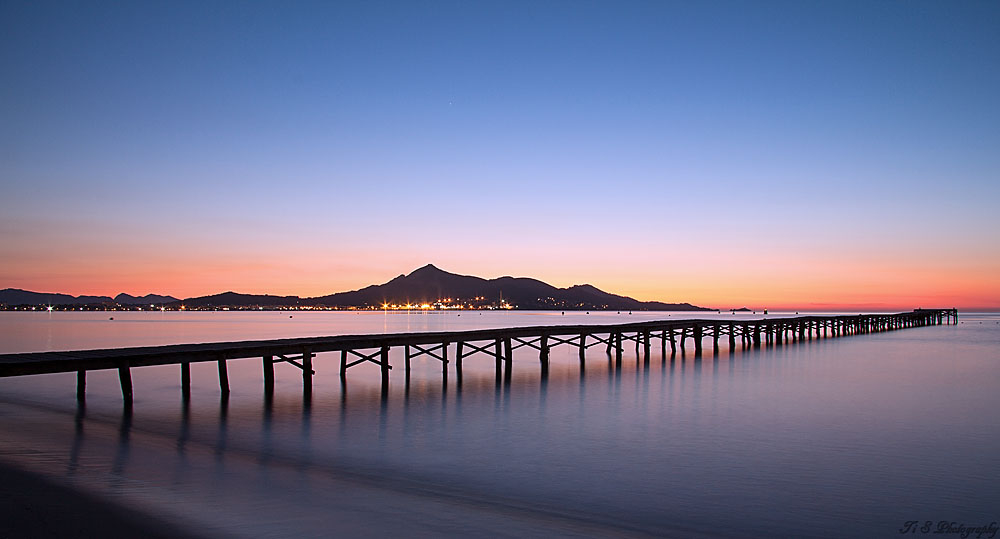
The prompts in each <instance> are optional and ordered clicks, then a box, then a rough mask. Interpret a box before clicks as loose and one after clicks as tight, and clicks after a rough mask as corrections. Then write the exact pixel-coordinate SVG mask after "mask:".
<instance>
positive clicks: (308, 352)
mask: <svg viewBox="0 0 1000 539" xmlns="http://www.w3.org/2000/svg"><path fill="white" fill-rule="evenodd" d="M952 323H954V324H957V323H958V310H957V309H917V310H914V311H911V312H906V313H897V314H859V315H838V316H796V317H771V318H761V319H755V320H723V319H717V320H704V319H693V320H657V321H645V322H634V323H627V324H609V325H558V326H531V327H515V328H497V329H479V330H469V331H446V332H426V333H390V334H376V335H339V336H332V337H306V338H296V339H275V340H262V341H241V342H220V343H205V344H179V345H169V346H146V347H135V348H113V349H105V350H75V351H67V352H35V353H23V354H5V355H0V377H9V376H26V375H34V374H46V373H59V372H76V373H77V399H79V400H81V401H83V400H84V399H85V395H86V380H87V378H86V376H87V374H86V373H87V371H91V370H101V369H117V370H118V375H119V380H120V383H121V389H122V396H123V398H124V402H125V405H126V406H127V407H131V405H132V376H131V369H132V368H134V367H146V366H153V365H175V364H176V365H180V370H181V376H180V378H181V393H182V395H183V397H184V398H185V399H187V398H189V397H190V391H191V370H190V365H191V363H198V362H205V361H215V362H217V363H218V367H219V386H220V390H221V392H222V395H223V397H224V398H225V397H226V396H228V394H229V376H228V370H227V362H228V361H229V360H234V359H246V358H261V360H262V365H263V378H264V392H265V395H267V396H270V395H272V394H273V392H274V366H275V364H278V363H288V364H290V365H293V366H295V367H297V368H299V369H300V370H301V371H302V382H303V389H304V391H305V392H307V394H308V393H311V391H312V377H313V375H314V374H315V370H314V369H313V359H314V358H315V357H316V354H319V353H323V352H340V375H341V376H342V377H346V376H347V370H348V369H349V368H351V367H353V366H356V365H360V364H363V363H369V362H370V363H374V364H375V365H378V366H379V368H380V370H381V375H382V387H383V390H385V389H386V388H388V384H389V371H390V369H392V368H393V365H391V364H390V360H389V351H390V349H392V348H399V347H402V348H403V356H404V363H403V368H404V369H405V371H406V374H407V376H409V372H410V366H411V360H412V359H413V358H416V357H420V356H423V355H426V356H428V357H430V358H433V359H435V360H438V361H440V362H441V366H442V370H443V372H444V374H445V375H447V372H448V365H449V363H454V368H455V370H456V372H457V373H458V374H459V376H461V372H462V362H463V360H464V359H465V358H468V357H469V356H472V355H475V354H480V355H486V356H488V357H492V358H493V359H494V362H495V367H496V376H497V382H498V383H500V382H501V381H506V382H509V381H510V378H511V372H512V369H513V363H514V350H516V349H518V348H522V347H527V348H532V349H534V350H537V351H538V358H539V362H540V365H541V369H542V372H543V373H547V371H548V367H549V351H550V350H551V349H552V347H554V346H559V345H567V346H572V347H576V348H578V349H579V355H580V361H584V360H585V358H586V351H587V349H588V348H591V347H595V346H597V347H600V346H603V347H604V351H605V353H606V354H607V355H608V357H609V358H610V357H612V356H613V357H614V359H615V360H616V361H617V362H619V364H620V362H621V361H622V355H623V348H624V343H625V342H631V343H634V345H635V350H636V355H637V356H638V355H639V353H640V350H641V351H642V357H643V358H644V359H645V361H647V362H648V361H649V358H650V348H651V346H652V342H654V341H656V340H659V344H660V346H661V350H662V354H663V356H664V357H666V355H667V349H668V347H669V350H670V353H671V354H672V355H674V354H676V353H677V351H678V349H680V351H681V353H682V354H684V353H685V352H686V350H687V343H688V341H691V342H692V344H693V349H694V350H693V351H694V355H695V357H700V356H701V355H702V353H703V350H704V344H705V341H706V340H708V341H709V342H710V346H712V351H713V353H716V354H717V353H718V352H719V341H720V340H722V339H725V340H727V341H728V345H729V350H730V351H731V352H732V351H734V350H735V349H736V347H737V341H739V343H740V345H742V347H743V348H747V347H760V346H761V345H766V346H770V345H775V346H780V345H783V344H787V343H794V342H797V341H802V340H812V339H822V338H831V337H840V336H846V335H857V334H865V333H873V332H881V331H890V330H896V329H903V328H910V327H917V326H928V325H940V324H952ZM450 349H453V350H454V352H453V354H454V355H452V356H451V357H450V358H449V350H450ZM397 366H398V365H397Z"/></svg>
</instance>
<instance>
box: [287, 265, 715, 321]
mask: <svg viewBox="0 0 1000 539" xmlns="http://www.w3.org/2000/svg"><path fill="white" fill-rule="evenodd" d="M444 298H452V299H453V300H473V298H483V299H482V300H479V301H481V302H486V303H499V301H500V299H501V298H503V300H504V301H506V302H507V303H509V304H511V305H515V306H517V308H519V309H590V310H600V309H615V310H625V309H628V310H647V311H709V310H712V309H706V308H703V307H696V306H694V305H691V304H689V303H661V302H658V301H639V300H636V299H632V298H629V297H625V296H617V295H615V294H609V293H607V292H604V291H602V290H599V289H597V288H595V287H593V286H591V285H576V286H571V287H569V288H556V287H554V286H552V285H550V284H546V283H543V282H542V281H539V280H537V279H529V278H526V277H500V278H498V279H483V278H481V277H473V276H470V275H456V274H454V273H448V272H446V271H443V270H441V269H438V268H437V267H435V266H434V265H432V264H428V265H426V266H424V267H422V268H419V269H417V270H415V271H413V272H412V273H410V274H409V275H400V276H398V277H396V278H395V279H392V280H391V281H389V282H387V283H385V284H381V285H372V286H368V287H365V288H362V289H360V290H355V291H352V292H341V293H339V294H331V295H329V296H321V297H318V298H309V299H305V300H303V302H304V303H305V304H307V305H325V306H359V307H360V306H370V305H374V306H379V305H382V304H383V303H390V304H393V303H395V304H405V303H410V304H422V303H434V302H435V301H438V300H440V299H444Z"/></svg>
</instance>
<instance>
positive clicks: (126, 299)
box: [115, 294, 177, 305]
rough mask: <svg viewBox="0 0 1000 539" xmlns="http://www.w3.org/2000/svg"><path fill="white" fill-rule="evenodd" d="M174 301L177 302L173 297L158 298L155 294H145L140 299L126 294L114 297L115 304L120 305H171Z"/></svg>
mask: <svg viewBox="0 0 1000 539" xmlns="http://www.w3.org/2000/svg"><path fill="white" fill-rule="evenodd" d="M175 301H177V298H175V297H173V296H160V295H157V294H146V295H145V296H140V297H135V296H130V295H128V294H118V295H117V296H115V303H118V304H121V305H158V304H161V303H173V302H175Z"/></svg>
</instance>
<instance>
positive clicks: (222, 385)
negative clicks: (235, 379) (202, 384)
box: [219, 359, 229, 398]
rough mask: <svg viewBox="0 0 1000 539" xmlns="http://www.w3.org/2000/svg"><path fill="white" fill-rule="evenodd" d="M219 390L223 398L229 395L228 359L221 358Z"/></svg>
mask: <svg viewBox="0 0 1000 539" xmlns="http://www.w3.org/2000/svg"><path fill="white" fill-rule="evenodd" d="M219 391H220V392H221V393H222V398H226V397H228V396H229V371H227V370H226V360H225V359H220V360H219Z"/></svg>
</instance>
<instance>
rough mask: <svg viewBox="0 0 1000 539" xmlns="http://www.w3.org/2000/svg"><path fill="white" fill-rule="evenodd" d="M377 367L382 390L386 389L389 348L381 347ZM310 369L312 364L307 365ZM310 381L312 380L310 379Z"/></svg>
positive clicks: (387, 383)
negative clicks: (379, 372)
mask: <svg viewBox="0 0 1000 539" xmlns="http://www.w3.org/2000/svg"><path fill="white" fill-rule="evenodd" d="M379 363H380V365H379V367H380V368H381V369H382V388H383V389H384V388H386V387H388V385H389V347H388V346H383V347H382V350H381V351H380V353H379ZM309 366H310V369H311V367H312V362H311V361H310V363H309ZM310 380H312V378H311V377H310Z"/></svg>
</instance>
